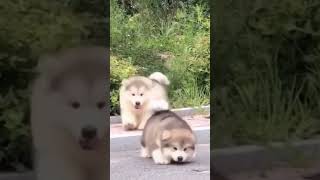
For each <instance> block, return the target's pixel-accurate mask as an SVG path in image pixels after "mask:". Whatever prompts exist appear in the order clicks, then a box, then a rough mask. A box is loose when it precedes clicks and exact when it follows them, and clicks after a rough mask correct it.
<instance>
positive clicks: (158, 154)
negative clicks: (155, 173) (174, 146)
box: [152, 149, 170, 164]
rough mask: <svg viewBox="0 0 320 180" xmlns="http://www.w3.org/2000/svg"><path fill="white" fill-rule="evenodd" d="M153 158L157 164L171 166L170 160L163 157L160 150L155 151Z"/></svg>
mask: <svg viewBox="0 0 320 180" xmlns="http://www.w3.org/2000/svg"><path fill="white" fill-rule="evenodd" d="M152 158H153V161H154V163H156V164H169V163H170V160H169V159H167V158H166V157H164V156H163V154H162V152H161V150H160V149H157V150H154V151H153V152H152Z"/></svg>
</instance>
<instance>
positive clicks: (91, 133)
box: [81, 126, 98, 140]
mask: <svg viewBox="0 0 320 180" xmlns="http://www.w3.org/2000/svg"><path fill="white" fill-rule="evenodd" d="M97 131H98V130H97V128H95V127H92V126H86V127H84V128H82V129H81V136H82V138H84V139H87V140H90V139H93V138H95V137H96V136H97Z"/></svg>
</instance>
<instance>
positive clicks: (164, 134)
mask: <svg viewBox="0 0 320 180" xmlns="http://www.w3.org/2000/svg"><path fill="white" fill-rule="evenodd" d="M170 138H171V132H170V131H168V130H164V131H163V132H162V136H161V140H163V141H164V140H168V139H170Z"/></svg>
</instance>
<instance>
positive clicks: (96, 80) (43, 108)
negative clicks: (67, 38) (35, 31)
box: [31, 47, 109, 180]
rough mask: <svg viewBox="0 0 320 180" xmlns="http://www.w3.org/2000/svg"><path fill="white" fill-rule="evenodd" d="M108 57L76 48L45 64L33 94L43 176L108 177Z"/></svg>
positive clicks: (45, 179) (51, 179) (70, 179)
mask: <svg viewBox="0 0 320 180" xmlns="http://www.w3.org/2000/svg"><path fill="white" fill-rule="evenodd" d="M106 56H108V50H107V49H105V48H99V47H92V48H74V49H68V50H65V51H62V52H59V53H57V54H54V55H51V56H48V57H47V58H45V59H44V60H43V61H41V62H40V66H39V76H38V77H37V78H36V80H35V81H34V83H33V89H32V97H31V129H32V136H33V144H34V148H35V158H36V159H35V163H36V164H35V170H36V178H37V179H38V180H58V179H59V180H105V179H107V177H108V175H107V170H108V163H109V162H107V159H106V158H107V155H108V154H107V134H108V131H107V130H108V129H109V128H108V126H107V121H106V117H107V116H108V115H109V114H107V111H106V100H107V99H106V95H105V93H106V92H107V90H106V80H107V78H108V77H106V74H107V68H108V65H107V61H106Z"/></svg>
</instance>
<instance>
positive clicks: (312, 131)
mask: <svg viewBox="0 0 320 180" xmlns="http://www.w3.org/2000/svg"><path fill="white" fill-rule="evenodd" d="M213 6H214V8H213V9H214V12H215V17H216V18H217V19H216V23H215V27H214V29H215V31H216V35H215V37H216V39H215V42H216V43H215V47H214V49H215V55H216V56H215V58H216V59H217V62H216V63H215V69H214V74H215V77H216V78H215V85H216V89H215V93H214V98H215V101H214V102H215V105H214V106H215V113H214V120H215V121H214V126H213V132H214V133H213V136H212V140H213V144H214V147H221V146H234V145H238V144H260V143H268V142H271V141H291V140H297V139H305V138H310V137H314V136H315V135H316V134H318V133H319V131H320V123H319V122H320V121H319V115H320V114H319V112H320V111H319V108H320V106H319V105H320V104H319V102H320V101H319V97H320V96H319V95H320V91H319V90H320V89H319V87H320V86H319V83H318V82H319V80H320V79H319V77H320V76H319V74H320V69H319V67H320V56H319V55H320V53H319V52H320V46H319V43H320V41H319V28H320V26H319V22H320V16H319V15H320V14H319V13H320V6H319V3H317V2H316V1H313V0H311V1H304V0H298V1H290V0H281V1H276V0H272V1H268V2H263V1H260V0H257V1H248V0H245V1H241V2H236V1H232V2H228V1H224V2H222V3H220V4H213Z"/></svg>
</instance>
